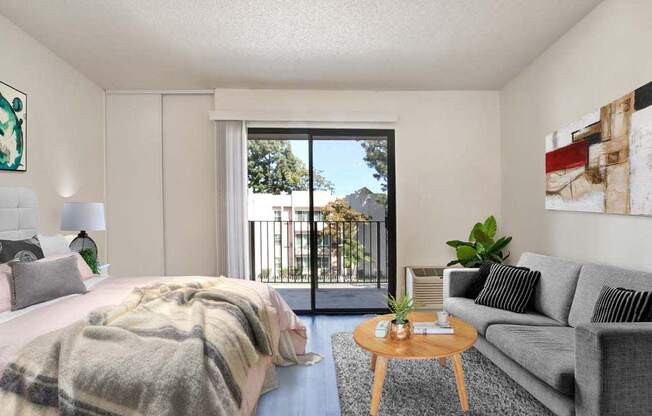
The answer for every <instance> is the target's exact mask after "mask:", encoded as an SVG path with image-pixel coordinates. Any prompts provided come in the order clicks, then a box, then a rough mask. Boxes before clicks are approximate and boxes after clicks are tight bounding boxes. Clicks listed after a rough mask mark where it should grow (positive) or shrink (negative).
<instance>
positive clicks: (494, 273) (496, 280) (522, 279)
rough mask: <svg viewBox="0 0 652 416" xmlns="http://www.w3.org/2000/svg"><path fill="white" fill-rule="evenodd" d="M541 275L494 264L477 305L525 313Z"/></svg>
mask: <svg viewBox="0 0 652 416" xmlns="http://www.w3.org/2000/svg"><path fill="white" fill-rule="evenodd" d="M539 277H541V273H540V272H538V271H536V270H523V269H522V268H517V267H511V266H505V265H502V264H492V265H491V270H490V271H489V277H487V282H486V283H485V285H484V288H483V289H482V291H481V292H480V294H479V295H478V297H477V298H475V303H477V304H478V305H484V306H490V307H492V308H498V309H504V310H507V311H512V312H517V313H524V312H525V308H526V307H527V305H528V303H530V299H531V298H532V295H533V294H534V289H535V288H536V285H537V282H538V281H539Z"/></svg>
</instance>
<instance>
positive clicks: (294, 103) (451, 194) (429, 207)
mask: <svg viewBox="0 0 652 416" xmlns="http://www.w3.org/2000/svg"><path fill="white" fill-rule="evenodd" d="M498 101H499V100H498V92H494V91H428V92H426V91H391V92H390V91H388V92H373V91H305V90H304V91H298V90H231V89H219V90H216V91H215V109H216V110H232V111H269V110H274V111H278V112H301V113H305V112H317V113H321V112H323V113H342V112H367V113H369V112H383V113H394V114H397V115H398V117H399V120H398V122H396V123H391V124H385V123H383V124H355V123H353V124H351V123H348V124H323V123H321V124H319V125H320V126H323V127H351V128H366V127H369V128H393V129H395V136H396V139H395V140H396V146H395V147H396V192H397V194H396V211H397V212H396V214H397V215H396V216H397V219H396V227H397V265H398V270H397V272H398V273H397V276H398V282H397V283H398V288H399V289H402V287H403V284H404V267H405V266H408V265H442V264H446V263H447V262H448V261H449V260H450V259H451V257H452V256H453V251H452V249H450V248H448V247H447V246H446V245H445V241H446V240H449V239H458V238H465V237H466V236H468V232H469V230H470V228H471V227H472V225H473V224H474V223H475V222H476V221H478V220H481V219H484V217H486V216H488V215H490V214H495V215H496V216H497V217H498V219H499V220H500V163H501V161H500V128H499V106H498ZM253 125H256V126H261V125H265V126H306V125H308V126H315V124H314V123H290V124H288V123H269V122H266V123H253Z"/></svg>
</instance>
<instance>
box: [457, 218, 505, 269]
mask: <svg viewBox="0 0 652 416" xmlns="http://www.w3.org/2000/svg"><path fill="white" fill-rule="evenodd" d="M497 228H498V227H497V225H496V218H494V216H493V215H492V216H491V217H489V218H487V219H486V220H485V222H484V223H481V222H479V223H476V224H475V225H474V226H473V229H471V233H470V234H469V241H461V240H451V241H447V242H446V244H448V245H449V246H451V247H453V248H454V249H455V253H456V254H457V258H456V259H455V260H452V261H451V262H449V263H448V266H452V265H454V264H461V265H462V266H464V267H478V266H480V265H481V264H482V263H484V262H487V261H492V262H495V263H502V262H503V261H505V259H507V258H508V257H509V251H505V248H506V247H507V245H508V244H509V242H510V241H512V237H501V238H499V239H498V240H494V238H495V237H496V231H497Z"/></svg>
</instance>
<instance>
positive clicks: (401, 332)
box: [389, 320, 412, 341]
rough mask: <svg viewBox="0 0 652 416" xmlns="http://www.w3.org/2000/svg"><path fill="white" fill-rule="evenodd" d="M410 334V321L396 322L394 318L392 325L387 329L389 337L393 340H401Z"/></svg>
mask: <svg viewBox="0 0 652 416" xmlns="http://www.w3.org/2000/svg"><path fill="white" fill-rule="evenodd" d="M411 335H412V326H411V325H410V321H407V320H406V321H405V323H402V324H397V323H396V320H392V325H391V326H390V329H389V337H390V338H391V339H393V340H394V341H403V340H406V339H408V338H410V336H411Z"/></svg>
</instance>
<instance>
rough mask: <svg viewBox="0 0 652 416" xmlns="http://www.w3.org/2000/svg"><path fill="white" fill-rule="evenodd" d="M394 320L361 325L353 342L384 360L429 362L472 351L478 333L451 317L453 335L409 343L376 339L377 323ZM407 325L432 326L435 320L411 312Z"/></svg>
mask: <svg viewBox="0 0 652 416" xmlns="http://www.w3.org/2000/svg"><path fill="white" fill-rule="evenodd" d="M392 318H393V316H392V315H391V314H390V315H383V316H378V317H375V318H372V319H369V320H367V321H364V322H363V323H361V324H360V325H358V326H357V327H356V328H355V332H354V333H353V339H354V340H355V342H356V344H358V345H359V346H360V347H361V348H362V349H364V350H367V351H369V352H371V353H373V354H376V355H380V356H382V357H386V358H401V359H407V360H409V359H412V360H419V359H431V358H444V357H449V356H451V355H455V354H459V353H461V352H464V351H466V350H468V349H469V348H471V346H472V345H473V344H474V343H475V340H476V339H477V338H478V332H477V331H476V330H475V328H474V327H473V326H471V325H470V324H468V323H466V322H464V321H462V320H461V319H457V318H453V317H450V318H449V319H450V323H451V325H452V326H453V328H455V333H454V334H453V335H421V334H419V335H417V334H414V333H413V334H412V336H411V337H410V338H409V339H406V340H403V341H394V340H393V339H391V338H390V336H389V335H387V337H385V338H376V336H375V335H374V332H375V329H376V325H377V324H378V322H379V321H383V320H388V319H390V320H391V319H392ZM408 319H409V320H410V322H412V323H414V322H434V321H435V320H436V319H437V316H436V315H435V314H434V313H431V312H412V313H410V314H409V315H408Z"/></svg>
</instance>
